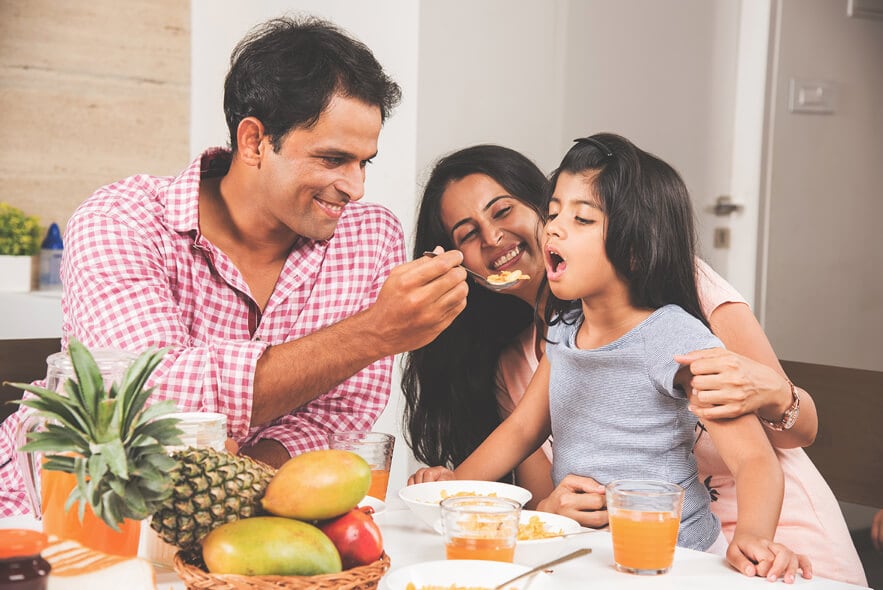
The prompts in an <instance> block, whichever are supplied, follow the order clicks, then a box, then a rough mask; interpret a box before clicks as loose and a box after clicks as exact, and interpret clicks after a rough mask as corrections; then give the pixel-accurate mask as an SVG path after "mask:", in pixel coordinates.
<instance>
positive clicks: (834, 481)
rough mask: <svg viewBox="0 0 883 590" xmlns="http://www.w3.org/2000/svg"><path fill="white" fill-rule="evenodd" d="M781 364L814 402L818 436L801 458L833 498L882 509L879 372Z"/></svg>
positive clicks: (882, 375) (882, 378) (882, 380)
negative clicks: (807, 461) (808, 461)
mask: <svg viewBox="0 0 883 590" xmlns="http://www.w3.org/2000/svg"><path fill="white" fill-rule="evenodd" d="M781 362H782V367H783V368H784V369H785V372H786V373H787V374H788V377H789V378H790V379H791V380H792V381H793V382H794V383H796V384H797V385H799V386H800V387H802V388H804V389H806V390H807V391H808V392H810V394H811V395H812V397H813V400H815V403H816V408H817V409H818V414H819V433H818V435H817V436H816V440H815V442H814V443H813V444H812V445H811V446H809V447H807V448H806V453H807V455H809V457H810V458H811V459H812V460H813V463H815V465H816V467H818V469H819V471H820V472H821V474H822V475H823V476H824V478H825V480H826V481H827V482H828V485H830V486H831V489H832V490H833V491H834V495H835V496H836V497H837V499H838V500H840V501H841V502H851V503H853V504H862V505H864V506H874V507H877V508H883V371H865V370H861V369H847V368H844V367H834V366H830V365H815V364H811V363H800V362H794V361H781Z"/></svg>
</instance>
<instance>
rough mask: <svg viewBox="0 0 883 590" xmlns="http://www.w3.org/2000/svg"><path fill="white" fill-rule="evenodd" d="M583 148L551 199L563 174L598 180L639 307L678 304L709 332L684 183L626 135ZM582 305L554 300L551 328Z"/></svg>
mask: <svg viewBox="0 0 883 590" xmlns="http://www.w3.org/2000/svg"><path fill="white" fill-rule="evenodd" d="M575 141H576V143H575V144H574V145H573V146H572V147H571V148H570V150H569V151H568V152H567V153H566V154H565V155H564V159H563V160H562V161H561V164H560V165H559V166H558V168H557V169H556V170H555V171H554V172H553V173H552V176H551V179H550V196H551V191H554V190H555V185H556V184H557V182H558V177H559V176H560V175H561V173H562V172H567V173H569V174H586V173H590V172H597V176H595V178H594V181H593V184H592V187H593V189H594V191H595V194H596V195H597V196H598V199H599V200H600V201H601V202H600V205H601V209H602V210H603V211H604V213H605V214H606V215H607V228H606V233H605V249H606V252H607V258H608V259H609V260H610V262H611V264H612V265H613V268H614V269H615V270H616V272H617V274H618V275H619V276H620V277H621V278H622V279H623V280H624V281H625V282H626V283H627V284H628V286H629V297H630V299H631V303H632V305H634V306H636V307H642V308H647V309H658V308H660V307H662V306H664V305H667V304H670V303H674V304H677V305H679V306H681V307H682V308H683V309H685V310H686V311H687V312H689V313H690V314H691V315H693V316H695V317H696V318H698V319H699V320H700V321H701V322H702V323H704V324H705V325H706V326H707V325H708V321H707V320H706V318H705V315H704V314H703V313H702V308H701V306H700V305H699V295H698V293H697V289H696V261H695V255H696V233H695V229H694V227H693V208H692V205H691V204H690V195H689V194H688V192H687V187H686V185H685V184H684V181H683V180H682V179H681V177H680V175H679V174H678V173H677V171H676V170H675V169H674V168H672V167H671V166H670V165H668V164H667V163H665V162H663V161H662V160H660V159H659V158H657V157H656V156H654V155H653V154H650V153H648V152H645V151H644V150H642V149H640V148H638V147H637V146H635V145H634V144H633V143H632V142H630V141H629V140H627V139H625V138H624V137H621V136H619V135H614V134H612V133H599V134H597V135H593V136H591V137H586V138H581V139H577V140H575ZM547 210H548V209H547ZM578 303H579V302H573V301H562V300H560V299H558V298H557V297H555V296H554V295H552V294H550V296H549V298H548V299H547V303H546V309H545V314H544V319H545V321H546V322H547V323H549V324H550V325H551V323H554V322H555V321H558V320H559V319H560V318H562V317H563V316H564V314H565V313H566V312H567V311H568V310H570V309H573V308H574V307H575V304H576V305H578Z"/></svg>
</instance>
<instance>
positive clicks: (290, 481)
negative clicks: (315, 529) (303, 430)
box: [261, 449, 371, 520]
mask: <svg viewBox="0 0 883 590" xmlns="http://www.w3.org/2000/svg"><path fill="white" fill-rule="evenodd" d="M370 485H371V467H370V466H369V465H368V463H367V462H366V461H365V460H364V459H363V458H361V457H360V456H358V455H357V454H355V453H353V452H350V451H342V450H339V449H325V450H320V451H308V452H306V453H302V454H300V455H297V456H295V457H292V458H291V459H289V460H288V461H286V462H285V463H283V464H282V467H280V468H279V469H278V470H277V471H276V475H274V476H273V479H271V480H270V483H269V484H268V485H267V490H266V492H265V493H264V497H263V498H262V499H261V505H262V506H263V508H264V510H266V511H267V512H269V513H270V514H275V515H276V516H286V517H288V518H297V519H299V520H325V519H328V518H334V517H335V516H340V515H341V514H345V513H347V512H349V511H350V510H351V509H353V508H355V506H356V505H357V504H358V503H359V502H361V501H362V498H364V497H365V494H366V493H367V492H368V487H369V486H370Z"/></svg>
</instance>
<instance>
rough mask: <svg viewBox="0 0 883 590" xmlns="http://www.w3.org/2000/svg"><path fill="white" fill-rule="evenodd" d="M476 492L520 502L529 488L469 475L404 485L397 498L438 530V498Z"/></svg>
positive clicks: (479, 494) (439, 520) (439, 515)
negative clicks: (473, 478) (458, 478)
mask: <svg viewBox="0 0 883 590" xmlns="http://www.w3.org/2000/svg"><path fill="white" fill-rule="evenodd" d="M467 492H468V493H470V494H475V495H477V496H497V497H499V498H511V499H512V500H515V501H516V502H518V503H519V504H521V505H522V506H524V504H525V502H527V501H528V500H530V491H528V490H526V489H524V488H522V487H518V486H513V485H511V484H508V483H499V482H496V481H479V480H470V479H460V480H448V481H429V482H425V483H418V484H414V485H410V486H406V487H403V488H402V489H400V490H399V498H401V499H402V501H403V502H404V503H405V505H406V506H407V507H408V508H410V509H411V512H413V513H414V514H416V515H417V516H419V517H420V519H421V520H422V521H423V522H425V523H426V524H427V525H429V527H430V528H431V529H433V530H434V531H436V532H438V533H440V532H441V508H440V507H439V505H438V504H439V502H441V501H442V500H443V499H444V498H445V497H450V496H455V495H458V494H464V493H467Z"/></svg>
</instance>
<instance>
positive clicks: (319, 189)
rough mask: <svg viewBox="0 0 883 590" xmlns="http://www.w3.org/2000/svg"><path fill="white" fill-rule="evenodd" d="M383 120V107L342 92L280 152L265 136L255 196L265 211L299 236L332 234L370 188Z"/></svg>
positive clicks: (292, 134)
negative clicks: (368, 172) (350, 205)
mask: <svg viewBox="0 0 883 590" xmlns="http://www.w3.org/2000/svg"><path fill="white" fill-rule="evenodd" d="M381 125H382V120H381V115H380V107H377V106H372V105H368V104H366V103H364V102H362V101H360V100H357V99H353V98H347V97H343V96H340V95H337V96H335V97H334V98H332V99H331V102H330V103H329V104H328V108H326V109H325V111H324V112H323V113H322V115H321V116H320V117H319V120H318V121H317V122H316V124H315V125H314V126H313V127H312V128H310V129H302V128H299V129H294V130H292V131H290V132H289V133H288V134H287V135H286V136H285V137H284V138H283V142H282V147H281V149H280V150H279V152H278V153H276V152H274V151H273V145H272V143H271V141H270V138H269V137H264V138H262V140H261V154H262V156H263V157H262V158H261V162H260V166H259V167H260V173H259V178H260V181H259V182H260V195H256V198H257V199H258V202H259V203H260V204H261V206H262V208H264V209H265V211H264V213H265V214H268V215H269V216H271V217H272V218H273V219H274V220H275V222H276V223H277V227H279V226H284V227H285V228H287V229H289V230H290V231H292V232H294V233H295V234H297V235H299V236H303V237H306V238H309V239H313V240H327V239H328V238H330V237H331V236H332V235H333V234H334V230H335V228H336V227H337V221H338V220H339V219H340V216H341V215H342V214H343V210H344V207H345V206H346V205H347V203H349V202H350V201H357V200H358V199H361V198H362V195H363V194H364V192H365V166H366V165H367V164H368V162H369V161H370V160H371V158H373V157H374V156H375V155H376V154H377V138H378V136H379V135H380V128H381ZM280 229H282V228H281V227H280Z"/></svg>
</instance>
